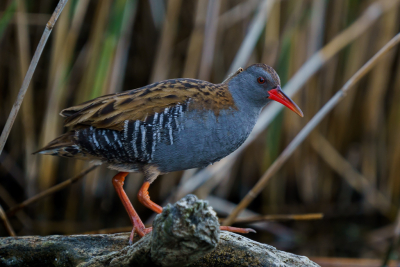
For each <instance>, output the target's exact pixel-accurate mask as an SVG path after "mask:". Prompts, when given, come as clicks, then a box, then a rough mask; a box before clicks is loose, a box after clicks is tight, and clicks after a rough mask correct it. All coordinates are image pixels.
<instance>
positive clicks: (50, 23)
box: [0, 0, 68, 154]
mask: <svg viewBox="0 0 400 267" xmlns="http://www.w3.org/2000/svg"><path fill="white" fill-rule="evenodd" d="M67 2H68V0H60V1H59V2H58V5H57V7H56V9H55V10H54V12H53V15H52V16H51V18H50V20H49V21H48V22H47V24H46V28H45V29H44V32H43V34H42V37H41V39H40V42H39V44H38V46H37V48H36V51H35V54H34V55H33V58H32V61H31V64H30V65H29V69H28V72H27V73H26V75H25V78H24V81H23V82H22V86H21V89H20V91H19V93H18V97H17V100H16V101H15V103H14V105H13V107H12V109H11V112H10V115H9V116H8V119H7V122H6V125H5V126H4V129H3V131H2V133H1V136H0V154H1V152H2V151H3V149H4V145H5V144H6V141H7V138H8V135H9V134H10V131H11V128H12V126H13V124H14V121H15V119H16V117H17V114H18V111H19V108H20V107H21V104H22V101H23V100H24V96H25V94H26V91H27V90H28V86H29V84H30V82H31V79H32V76H33V73H34V72H35V69H36V66H37V63H38V62H39V59H40V56H41V55H42V52H43V49H44V46H45V45H46V42H47V39H48V38H49V36H50V33H51V31H52V30H53V27H54V25H55V23H56V22H57V19H58V17H59V16H60V14H61V12H62V10H63V8H64V7H65V5H66V4H67Z"/></svg>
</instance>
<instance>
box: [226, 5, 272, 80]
mask: <svg viewBox="0 0 400 267" xmlns="http://www.w3.org/2000/svg"><path fill="white" fill-rule="evenodd" d="M274 2H275V0H263V1H262V2H261V3H260V5H259V8H258V12H257V14H256V15H255V17H254V19H253V21H252V22H251V25H250V27H249V31H248V33H247V34H246V37H245V38H244V40H243V42H242V44H241V46H240V48H239V51H238V52H237V54H236V56H235V59H234V60H233V62H232V64H231V66H230V68H229V71H228V74H229V73H233V72H234V71H236V70H237V69H238V68H240V67H242V66H244V65H246V64H247V62H248V61H249V58H250V55H251V53H252V52H253V50H254V47H255V46H256V43H257V41H258V39H259V38H260V36H261V33H262V31H263V29H264V27H265V23H266V21H267V19H268V16H269V13H270V11H271V9H272V6H273V5H274Z"/></svg>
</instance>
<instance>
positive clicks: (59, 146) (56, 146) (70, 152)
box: [33, 131, 81, 157]
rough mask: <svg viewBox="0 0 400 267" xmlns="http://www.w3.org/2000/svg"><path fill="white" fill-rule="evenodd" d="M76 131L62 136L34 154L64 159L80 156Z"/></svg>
mask: <svg viewBox="0 0 400 267" xmlns="http://www.w3.org/2000/svg"><path fill="white" fill-rule="evenodd" d="M74 137H75V131H69V132H68V133H65V134H63V135H60V136H59V137H57V138H56V139H54V140H53V141H51V142H50V143H48V144H47V146H45V147H43V148H42V149H40V150H38V151H36V152H34V153H33V154H44V155H53V156H62V157H74V156H77V155H78V154H80V152H81V151H80V147H79V146H78V145H77V144H76V143H75V138H74Z"/></svg>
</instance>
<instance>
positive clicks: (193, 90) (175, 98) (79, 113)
mask: <svg viewBox="0 0 400 267" xmlns="http://www.w3.org/2000/svg"><path fill="white" fill-rule="evenodd" d="M188 102H190V108H191V109H203V110H207V109H208V110H212V111H214V113H215V114H216V116H218V114H219V111H220V110H222V109H236V107H235V104H234V101H233V98H232V95H231V94H230V92H229V90H228V86H227V85H226V84H225V83H223V84H212V83H209V82H205V81H201V80H195V79H172V80H166V81H162V82H158V83H154V84H150V85H147V86H145V87H142V88H139V89H134V90H130V91H126V92H122V93H119V94H111V95H106V96H101V97H98V98H95V99H93V100H90V101H87V102H85V103H82V104H80V105H77V106H73V107H70V108H67V109H64V110H63V111H61V113H60V115H61V116H64V117H66V119H65V122H64V126H66V127H76V126H80V125H89V126H93V127H96V128H105V129H113V130H118V131H121V130H123V129H124V121H125V120H133V121H135V120H141V121H144V120H146V118H147V117H149V116H152V115H154V114H155V113H160V112H162V111H164V110H165V109H166V108H168V107H173V106H176V105H178V104H186V103H188Z"/></svg>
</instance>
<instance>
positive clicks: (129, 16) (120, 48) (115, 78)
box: [106, 1, 138, 94]
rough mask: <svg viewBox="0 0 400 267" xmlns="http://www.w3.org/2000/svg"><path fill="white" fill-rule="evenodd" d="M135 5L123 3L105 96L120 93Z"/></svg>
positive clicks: (136, 3)
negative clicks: (116, 43)
mask: <svg viewBox="0 0 400 267" xmlns="http://www.w3.org/2000/svg"><path fill="white" fill-rule="evenodd" d="M137 5H138V2H137V1H133V2H131V1H126V3H125V10H124V15H123V16H124V18H123V23H122V26H121V27H122V29H121V37H120V38H119V40H118V45H117V49H116V52H115V57H114V60H113V66H112V68H111V75H110V76H111V77H110V84H109V86H108V88H107V91H106V94H113V93H116V92H121V91H122V84H123V81H124V77H125V73H126V65H127V60H128V53H129V46H130V44H131V41H132V33H133V25H134V21H135V18H136V10H137Z"/></svg>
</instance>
